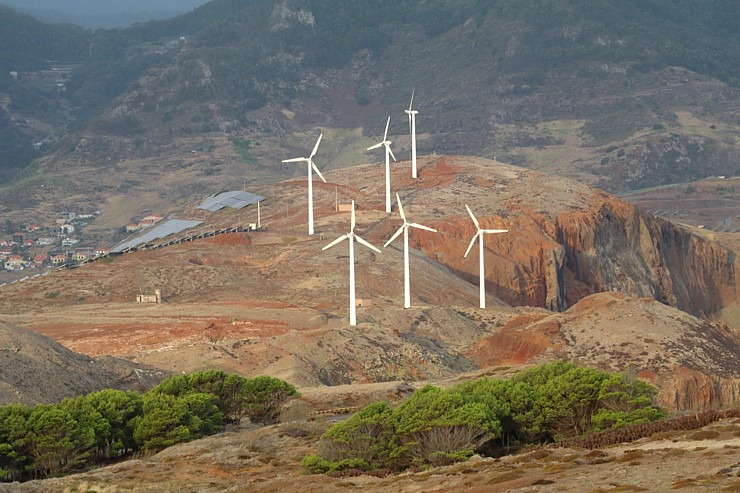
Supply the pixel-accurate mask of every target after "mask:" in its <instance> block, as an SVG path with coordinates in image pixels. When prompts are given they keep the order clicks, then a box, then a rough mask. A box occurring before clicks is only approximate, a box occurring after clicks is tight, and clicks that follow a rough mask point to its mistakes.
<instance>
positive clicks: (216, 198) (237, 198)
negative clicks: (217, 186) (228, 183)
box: [196, 190, 265, 212]
mask: <svg viewBox="0 0 740 493" xmlns="http://www.w3.org/2000/svg"><path fill="white" fill-rule="evenodd" d="M263 200H265V198H264V197H262V196H261V195H256V194H253V193H250V192H243V191H241V190H233V191H230V192H218V193H215V194H213V195H211V196H210V197H208V198H207V199H205V200H204V201H203V202H201V204H200V205H199V206H198V207H196V209H203V210H206V211H210V212H216V211H220V210H221V209H223V208H225V207H231V208H232V209H243V208H244V207H246V206H248V205H252V204H256V203H258V202H261V201H263Z"/></svg>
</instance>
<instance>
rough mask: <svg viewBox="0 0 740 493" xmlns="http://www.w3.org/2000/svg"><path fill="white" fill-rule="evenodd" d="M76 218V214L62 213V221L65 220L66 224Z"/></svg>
mask: <svg viewBox="0 0 740 493" xmlns="http://www.w3.org/2000/svg"><path fill="white" fill-rule="evenodd" d="M76 217H77V213H76V212H62V219H64V222H69V221H71V220H72V219H74V218H76Z"/></svg>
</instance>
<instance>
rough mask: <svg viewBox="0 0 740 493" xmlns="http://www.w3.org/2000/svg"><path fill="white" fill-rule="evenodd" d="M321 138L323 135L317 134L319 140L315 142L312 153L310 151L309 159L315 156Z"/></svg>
mask: <svg viewBox="0 0 740 493" xmlns="http://www.w3.org/2000/svg"><path fill="white" fill-rule="evenodd" d="M323 136H324V134H319V140H317V141H316V145H315V146H313V151H311V155H310V156H308V157H309V159H310V158H312V157H314V156H315V155H316V151H318V150H319V144H320V143H321V137H323Z"/></svg>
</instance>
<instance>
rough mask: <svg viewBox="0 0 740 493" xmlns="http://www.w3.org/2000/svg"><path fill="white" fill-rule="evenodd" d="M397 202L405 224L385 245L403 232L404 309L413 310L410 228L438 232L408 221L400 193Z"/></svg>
mask: <svg viewBox="0 0 740 493" xmlns="http://www.w3.org/2000/svg"><path fill="white" fill-rule="evenodd" d="M396 200H397V201H398V212H399V213H400V214H401V219H403V224H402V225H401V227H400V228H398V230H397V231H396V232H395V233H394V234H393V236H391V239H390V240H388V241H387V242H386V243H385V245H384V247H387V246H388V245H390V244H391V243H393V240H395V239H396V238H398V235H400V234H401V232H403V307H404V308H411V287H410V286H409V228H417V229H423V230H425V231H432V232H433V233H436V232H437V230H436V229H433V228H430V227H428V226H424V225H421V224H417V223H410V222H408V221H407V220H406V214H404V213H403V206H402V205H401V197H399V196H398V193H396Z"/></svg>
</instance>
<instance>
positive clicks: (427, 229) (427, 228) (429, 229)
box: [409, 223, 437, 233]
mask: <svg viewBox="0 0 740 493" xmlns="http://www.w3.org/2000/svg"><path fill="white" fill-rule="evenodd" d="M409 226H411V227H412V228H416V229H423V230H424V231H431V232H432V233H436V232H437V230H436V229H434V228H430V227H429V226H424V225H423V224H419V223H409Z"/></svg>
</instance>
